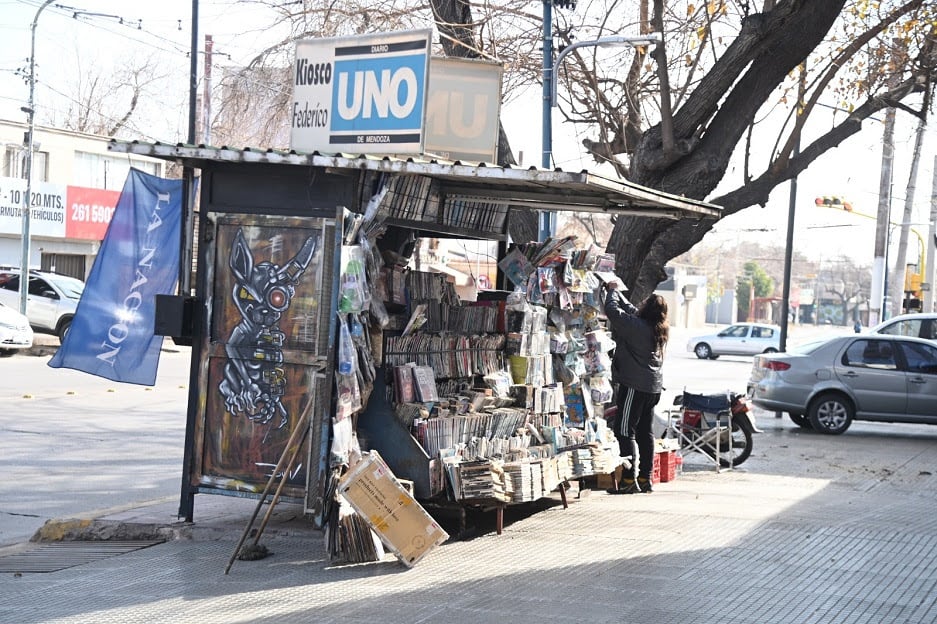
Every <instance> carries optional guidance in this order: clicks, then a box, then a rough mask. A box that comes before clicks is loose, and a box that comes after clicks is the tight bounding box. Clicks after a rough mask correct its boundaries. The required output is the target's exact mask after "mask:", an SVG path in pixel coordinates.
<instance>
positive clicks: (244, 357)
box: [218, 230, 318, 429]
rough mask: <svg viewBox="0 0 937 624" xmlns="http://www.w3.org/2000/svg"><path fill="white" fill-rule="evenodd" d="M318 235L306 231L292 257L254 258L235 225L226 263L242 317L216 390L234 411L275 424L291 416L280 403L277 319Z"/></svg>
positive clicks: (280, 346) (230, 341)
mask: <svg viewBox="0 0 937 624" xmlns="http://www.w3.org/2000/svg"><path fill="white" fill-rule="evenodd" d="M317 242H318V239H317V238H316V237H312V236H310V237H309V238H307V239H306V242H305V243H303V246H302V248H301V249H300V250H299V253H297V254H296V255H295V256H294V257H293V258H292V259H290V260H289V261H288V262H286V263H285V264H283V265H282V266H279V265H277V264H274V263H272V262H266V261H265V262H258V263H257V264H254V258H253V256H252V255H251V250H250V247H249V246H248V244H247V241H246V240H245V239H244V234H243V233H242V232H241V230H238V232H237V234H236V236H235V238H234V242H233V243H232V245H231V255H230V259H229V266H230V267H231V271H232V274H233V276H234V288H233V290H232V293H231V294H232V299H233V300H234V305H235V306H237V309H238V311H239V312H240V314H241V321H240V322H239V323H238V324H237V325H236V326H235V327H234V329H233V330H232V331H231V335H230V336H229V337H228V342H227V345H226V346H225V352H226V354H227V356H228V359H227V361H226V362H225V366H224V380H223V381H222V382H221V383H220V384H219V388H218V389H219V390H220V391H221V394H222V396H224V401H225V407H226V409H227V410H228V411H229V412H230V413H231V414H234V415H237V414H243V415H245V416H246V417H247V418H248V419H250V420H251V421H254V422H259V423H260V424H266V423H268V422H270V421H271V420H273V418H274V417H279V423H278V424H277V428H278V429H279V428H281V427H283V426H284V425H286V423H287V422H289V412H288V411H287V409H286V407H285V406H284V405H283V403H282V397H283V395H284V393H285V391H286V375H285V374H284V372H283V343H284V340H285V338H286V334H284V333H283V332H282V331H281V330H280V319H281V318H282V317H283V314H284V313H285V312H286V311H287V310H288V309H289V307H290V302H291V301H292V299H293V295H294V294H295V286H296V284H297V283H298V282H299V279H300V277H301V276H302V274H303V272H304V271H305V270H306V267H308V266H309V263H310V262H311V261H312V257H313V254H314V253H315V250H316V243H317Z"/></svg>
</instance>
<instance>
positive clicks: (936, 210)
mask: <svg viewBox="0 0 937 624" xmlns="http://www.w3.org/2000/svg"><path fill="white" fill-rule="evenodd" d="M933 176H934V177H933V180H932V182H931V195H930V218H929V219H928V232H927V234H928V236H927V240H926V244H925V248H926V249H927V251H926V261H925V263H924V266H925V270H924V271H922V275H921V280H922V281H923V282H924V283H926V284H927V290H924V287H923V286H922V287H921V290H924V293H923V294H924V301H923V303H922V305H921V312H933V311H934V286H935V284H934V281H935V280H934V276H935V275H937V273H935V272H934V260H935V257H934V248H935V247H937V156H934V169H933Z"/></svg>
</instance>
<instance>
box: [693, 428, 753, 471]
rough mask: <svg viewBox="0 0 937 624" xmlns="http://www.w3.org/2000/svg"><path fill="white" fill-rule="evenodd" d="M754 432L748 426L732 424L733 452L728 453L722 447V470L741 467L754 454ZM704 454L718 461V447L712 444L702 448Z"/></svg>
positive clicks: (720, 463) (720, 457) (720, 461)
mask: <svg viewBox="0 0 937 624" xmlns="http://www.w3.org/2000/svg"><path fill="white" fill-rule="evenodd" d="M752 444H753V440H752V431H751V429H749V428H748V427H747V426H743V425H739V424H736V423H733V424H732V451H731V452H727V451H726V450H724V449H722V448H721V447H720V449H719V450H720V451H722V452H721V453H720V454H719V465H720V466H721V467H722V468H735V467H736V466H739V465H741V464H742V463H743V462H744V461H745V460H746V459H748V457H749V456H750V455H751V454H752ZM701 448H702V449H703V452H704V453H706V454H707V455H709V456H710V457H711V458H712V459H716V447H715V446H713V445H710V444H707V445H704V446H702V447H701Z"/></svg>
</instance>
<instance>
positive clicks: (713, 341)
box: [686, 323, 781, 360]
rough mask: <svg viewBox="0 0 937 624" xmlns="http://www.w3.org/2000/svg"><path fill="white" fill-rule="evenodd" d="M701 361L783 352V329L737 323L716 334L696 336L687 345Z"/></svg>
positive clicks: (775, 326) (688, 349)
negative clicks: (729, 356)
mask: <svg viewBox="0 0 937 624" xmlns="http://www.w3.org/2000/svg"><path fill="white" fill-rule="evenodd" d="M686 350H687V351H692V352H693V353H695V354H696V357H698V358H699V359H701V360H707V359H709V360H715V359H716V358H718V357H719V356H720V355H756V354H758V353H775V352H777V351H780V350H781V328H780V327H778V326H777V325H766V324H763V323H736V324H735V325H730V326H729V327H726V328H725V329H723V330H722V331H720V332H719V333H716V334H707V335H705V336H695V337H694V338H690V341H689V342H688V343H687V345H686Z"/></svg>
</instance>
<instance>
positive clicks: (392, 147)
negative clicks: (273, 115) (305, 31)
mask: <svg viewBox="0 0 937 624" xmlns="http://www.w3.org/2000/svg"><path fill="white" fill-rule="evenodd" d="M431 34H432V31H430V30H414V31H406V32H400V33H383V34H375V35H363V36H358V37H339V38H333V39H306V40H302V41H298V42H297V43H296V60H295V64H294V67H293V74H292V79H293V100H292V110H291V111H290V118H291V131H290V147H291V148H292V149H294V150H296V151H300V152H312V151H317V150H318V151H321V152H327V153H335V152H352V153H355V154H371V153H382V154H387V153H398V154H419V153H422V151H423V120H424V117H425V113H426V97H427V82H428V76H429V57H430V37H431Z"/></svg>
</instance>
